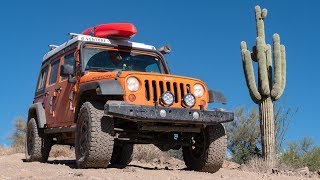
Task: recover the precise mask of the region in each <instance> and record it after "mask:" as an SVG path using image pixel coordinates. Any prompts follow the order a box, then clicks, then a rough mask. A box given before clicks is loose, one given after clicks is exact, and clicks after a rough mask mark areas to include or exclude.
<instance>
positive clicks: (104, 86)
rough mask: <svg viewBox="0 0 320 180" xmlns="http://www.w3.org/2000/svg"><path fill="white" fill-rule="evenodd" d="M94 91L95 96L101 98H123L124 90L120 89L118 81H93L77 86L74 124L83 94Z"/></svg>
mask: <svg viewBox="0 0 320 180" xmlns="http://www.w3.org/2000/svg"><path fill="white" fill-rule="evenodd" d="M90 90H94V91H96V93H97V95H102V96H108V95H109V96H123V95H124V94H125V91H124V89H123V88H122V86H121V84H120V82H119V81H118V80H100V81H93V82H87V83H84V84H80V85H79V92H78V95H77V102H76V112H75V114H76V115H75V119H74V122H76V120H77V118H76V116H77V114H78V110H79V108H80V107H79V106H81V104H80V99H81V97H82V95H83V93H84V92H86V91H90Z"/></svg>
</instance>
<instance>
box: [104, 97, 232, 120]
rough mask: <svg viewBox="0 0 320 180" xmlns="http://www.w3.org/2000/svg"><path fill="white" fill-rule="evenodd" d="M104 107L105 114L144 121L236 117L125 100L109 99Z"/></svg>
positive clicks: (223, 112)
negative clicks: (196, 114)
mask: <svg viewBox="0 0 320 180" xmlns="http://www.w3.org/2000/svg"><path fill="white" fill-rule="evenodd" d="M104 109H105V110H104V112H105V115H111V116H114V117H118V118H124V119H128V120H133V121H142V122H163V123H188V124H217V123H224V122H229V121H232V120H233V119H234V113H232V112H226V111H221V110H213V111H208V110H197V109H187V108H170V107H162V106H157V107H155V106H139V105H130V104H128V103H126V102H123V101H108V102H107V103H106V105H105V108H104ZM161 110H165V111H166V116H163V115H162V116H161V115H160V111H161ZM194 112H198V113H199V115H200V116H199V118H197V119H196V118H194V116H193V113H194Z"/></svg>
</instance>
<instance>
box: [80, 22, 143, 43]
mask: <svg viewBox="0 0 320 180" xmlns="http://www.w3.org/2000/svg"><path fill="white" fill-rule="evenodd" d="M136 33H137V29H136V27H135V26H134V25H133V24H131V23H112V24H100V25H98V26H95V27H90V28H88V29H86V30H85V31H83V32H82V34H84V35H90V36H94V37H99V38H110V37H121V38H127V39H130V38H131V37H133V36H134V35H135V34H136Z"/></svg>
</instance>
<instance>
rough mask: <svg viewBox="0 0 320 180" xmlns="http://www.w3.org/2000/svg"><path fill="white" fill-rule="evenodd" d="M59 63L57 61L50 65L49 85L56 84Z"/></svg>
mask: <svg viewBox="0 0 320 180" xmlns="http://www.w3.org/2000/svg"><path fill="white" fill-rule="evenodd" d="M59 62H60V61H59V60H58V61H55V62H54V63H53V64H51V71H50V78H49V85H51V84H54V83H56V82H57V75H58V68H59Z"/></svg>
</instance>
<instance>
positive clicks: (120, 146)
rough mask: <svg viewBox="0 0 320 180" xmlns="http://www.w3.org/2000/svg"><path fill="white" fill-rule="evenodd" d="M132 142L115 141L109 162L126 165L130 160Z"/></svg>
mask: <svg viewBox="0 0 320 180" xmlns="http://www.w3.org/2000/svg"><path fill="white" fill-rule="evenodd" d="M132 153H133V144H127V143H115V144H114V147H113V154H112V158H111V164H117V165H123V166H125V165H128V164H129V163H130V162H131V161H132Z"/></svg>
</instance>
